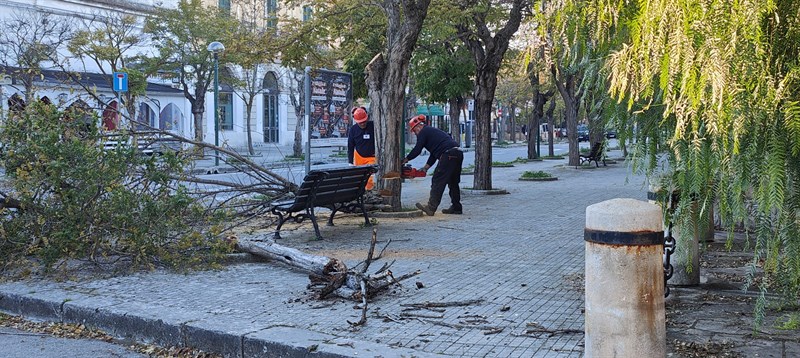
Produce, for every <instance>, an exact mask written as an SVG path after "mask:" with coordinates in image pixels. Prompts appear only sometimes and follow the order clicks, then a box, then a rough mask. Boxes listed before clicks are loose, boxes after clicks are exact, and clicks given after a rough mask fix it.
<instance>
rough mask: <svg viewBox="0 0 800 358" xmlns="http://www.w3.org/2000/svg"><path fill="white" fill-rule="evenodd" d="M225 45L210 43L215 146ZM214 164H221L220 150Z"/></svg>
mask: <svg viewBox="0 0 800 358" xmlns="http://www.w3.org/2000/svg"><path fill="white" fill-rule="evenodd" d="M222 51H225V45H223V44H222V43H221V42H217V41H214V42H212V43H210V44H208V52H211V53H212V54H213V55H214V146H215V147H219V54H220V53H221V52H222ZM214 166H219V152H218V151H217V150H214Z"/></svg>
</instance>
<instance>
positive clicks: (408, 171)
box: [402, 165, 428, 179]
mask: <svg viewBox="0 0 800 358" xmlns="http://www.w3.org/2000/svg"><path fill="white" fill-rule="evenodd" d="M426 175H428V173H426V172H424V171H422V170H419V169H415V168H413V167H411V165H405V166H403V170H402V178H403V179H414V178H424V177H425V176H426Z"/></svg>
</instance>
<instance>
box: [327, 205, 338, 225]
mask: <svg viewBox="0 0 800 358" xmlns="http://www.w3.org/2000/svg"><path fill="white" fill-rule="evenodd" d="M337 211H339V208H337V207H336V205H333V207H331V216H329V217H328V226H334V225H333V216H334V215H336V212H337Z"/></svg>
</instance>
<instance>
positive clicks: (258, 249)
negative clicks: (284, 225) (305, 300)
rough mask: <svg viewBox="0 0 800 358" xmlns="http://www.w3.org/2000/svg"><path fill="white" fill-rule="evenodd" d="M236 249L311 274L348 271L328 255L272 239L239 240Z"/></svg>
mask: <svg viewBox="0 0 800 358" xmlns="http://www.w3.org/2000/svg"><path fill="white" fill-rule="evenodd" d="M236 249H237V250H239V251H244V252H249V253H251V254H253V255H256V256H259V257H264V258H267V259H270V260H275V261H280V262H283V263H285V264H287V265H289V266H292V267H294V268H297V269H300V270H302V271H305V272H306V273H308V274H310V275H315V276H321V277H326V276H328V275H330V274H331V273H332V271H331V270H332V269H333V270H334V272H346V271H347V266H346V265H345V264H344V263H343V262H341V261H339V260H337V259H332V258H330V257H327V256H317V255H311V254H307V253H305V252H302V251H300V250H297V249H294V248H291V247H287V246H283V245H280V244H277V243H275V241H274V240H272V239H266V238H265V239H261V240H237V241H236Z"/></svg>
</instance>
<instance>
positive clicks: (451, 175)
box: [428, 148, 464, 211]
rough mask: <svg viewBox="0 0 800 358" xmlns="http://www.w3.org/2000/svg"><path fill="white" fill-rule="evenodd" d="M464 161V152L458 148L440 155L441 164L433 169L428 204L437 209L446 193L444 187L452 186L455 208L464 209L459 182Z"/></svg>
mask: <svg viewBox="0 0 800 358" xmlns="http://www.w3.org/2000/svg"><path fill="white" fill-rule="evenodd" d="M463 162H464V153H462V152H461V150H459V149H458V148H452V149H450V150H448V151H446V152H444V154H442V156H441V157H439V164H437V165H436V169H434V170H433V178H432V179H431V196H430V198H429V199H428V206H429V207H430V208H431V209H432V210H433V211H436V208H438V207H439V204H440V203H441V202H442V194H444V187H445V186H448V187H450V201H452V203H453V206H452V208H453V209H455V210H459V211H460V210H462V208H461V189H459V187H458V183H460V182H461V164H462V163H463Z"/></svg>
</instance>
